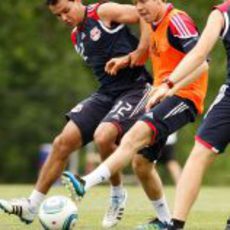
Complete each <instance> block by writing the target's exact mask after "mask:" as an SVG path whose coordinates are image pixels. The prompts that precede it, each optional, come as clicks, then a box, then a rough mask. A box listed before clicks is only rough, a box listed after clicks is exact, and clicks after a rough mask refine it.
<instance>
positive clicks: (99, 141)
mask: <svg viewBox="0 0 230 230" xmlns="http://www.w3.org/2000/svg"><path fill="white" fill-rule="evenodd" d="M94 142H95V145H96V146H97V148H98V149H112V146H113V145H114V143H115V140H113V139H112V138H111V136H110V135H108V133H106V132H105V130H103V129H100V130H97V131H96V132H95V134H94Z"/></svg>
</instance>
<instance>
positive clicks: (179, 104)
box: [139, 96, 197, 162]
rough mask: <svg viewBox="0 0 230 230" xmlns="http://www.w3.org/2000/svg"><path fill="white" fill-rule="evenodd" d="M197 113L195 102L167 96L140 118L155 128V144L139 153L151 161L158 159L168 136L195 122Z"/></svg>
mask: <svg viewBox="0 0 230 230" xmlns="http://www.w3.org/2000/svg"><path fill="white" fill-rule="evenodd" d="M196 115H197V110H196V107H195V105H194V104H193V102H192V101H190V100H188V99H183V98H181V97H178V96H172V97H169V98H166V99H165V100H164V101H163V102H161V103H159V104H158V105H156V106H154V107H153V108H152V109H151V110H150V112H148V113H145V114H144V115H143V116H142V117H141V119H140V120H142V121H144V122H146V123H147V124H148V125H149V127H150V128H151V129H152V130H153V145H150V146H147V147H146V148H144V149H142V150H141V151H140V152H139V154H142V155H143V156H144V157H145V158H147V159H148V160H149V161H151V162H154V161H156V160H158V159H159V157H160V155H161V150H162V148H163V147H164V145H165V143H166V141H167V138H168V136H169V135H170V134H172V133H174V132H175V131H177V130H179V129H180V128H182V127H183V126H185V125H186V124H188V123H189V122H194V120H195V118H196Z"/></svg>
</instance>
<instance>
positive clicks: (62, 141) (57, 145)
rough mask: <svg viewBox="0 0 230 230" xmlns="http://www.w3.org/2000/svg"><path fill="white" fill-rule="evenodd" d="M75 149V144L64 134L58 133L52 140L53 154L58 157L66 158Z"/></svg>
mask: <svg viewBox="0 0 230 230" xmlns="http://www.w3.org/2000/svg"><path fill="white" fill-rule="evenodd" d="M74 150H75V144H74V143H72V142H71V141H70V140H69V139H68V138H66V137H65V136H64V135H62V134H60V135H58V136H57V137H56V138H55V139H54V142H53V154H55V155H56V156H57V157H59V158H63V159H65V158H67V157H68V156H69V155H70V154H71V153H72V152H73V151H74Z"/></svg>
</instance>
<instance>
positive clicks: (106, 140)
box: [94, 122, 119, 145]
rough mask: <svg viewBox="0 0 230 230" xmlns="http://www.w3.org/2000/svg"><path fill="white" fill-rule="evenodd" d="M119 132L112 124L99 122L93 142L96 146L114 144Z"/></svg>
mask: <svg viewBox="0 0 230 230" xmlns="http://www.w3.org/2000/svg"><path fill="white" fill-rule="evenodd" d="M118 135H119V131H118V128H117V126H116V125H115V124H114V123H112V122H101V123H100V124H99V126H98V127H97V129H96V131H95V132H94V141H95V143H96V144H98V145H100V144H102V145H104V144H107V145H109V144H115V143H116V140H117V137H118Z"/></svg>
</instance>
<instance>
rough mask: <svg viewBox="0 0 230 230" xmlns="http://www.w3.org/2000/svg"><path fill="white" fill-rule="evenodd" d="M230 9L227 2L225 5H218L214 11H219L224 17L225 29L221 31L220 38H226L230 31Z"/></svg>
mask: <svg viewBox="0 0 230 230" xmlns="http://www.w3.org/2000/svg"><path fill="white" fill-rule="evenodd" d="M229 9H230V4H229V2H225V3H223V4H220V5H217V6H214V7H213V10H219V11H220V12H221V13H222V14H223V16H224V28H223V29H222V30H221V33H220V36H221V37H224V36H225V35H226V33H227V31H228V29H229V20H230V18H229V14H228V11H229Z"/></svg>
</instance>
